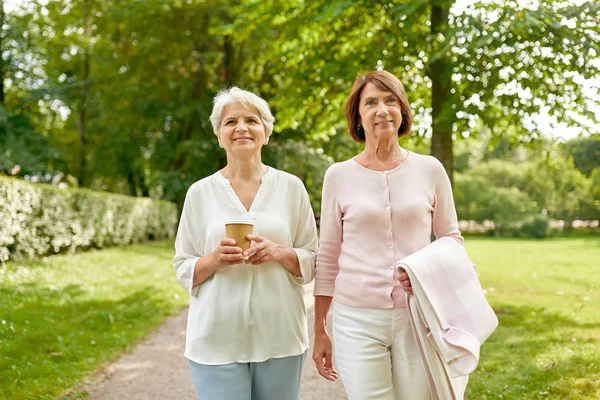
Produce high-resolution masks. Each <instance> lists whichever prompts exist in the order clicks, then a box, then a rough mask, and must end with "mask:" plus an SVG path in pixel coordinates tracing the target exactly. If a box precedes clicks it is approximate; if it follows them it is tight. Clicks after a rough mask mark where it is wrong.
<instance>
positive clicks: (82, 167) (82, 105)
mask: <svg viewBox="0 0 600 400" xmlns="http://www.w3.org/2000/svg"><path fill="white" fill-rule="evenodd" d="M89 12H90V10H89V8H88V1H87V0H85V1H84V2H83V24H84V26H85V33H86V35H87V39H88V40H89V37H90V36H91V33H92V31H91V24H90V18H89ZM89 77H90V49H89V43H88V48H87V49H86V50H85V54H84V59H83V77H82V82H83V85H82V87H81V98H80V102H79V112H78V116H77V130H78V132H79V186H88V185H89V182H88V178H87V175H86V166H87V148H86V147H87V146H86V142H87V137H86V122H87V121H86V111H87V110H86V108H87V95H88V79H89Z"/></svg>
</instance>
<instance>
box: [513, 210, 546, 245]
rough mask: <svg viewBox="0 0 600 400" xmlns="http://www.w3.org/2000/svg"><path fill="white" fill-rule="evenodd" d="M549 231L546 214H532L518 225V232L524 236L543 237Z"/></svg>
mask: <svg viewBox="0 0 600 400" xmlns="http://www.w3.org/2000/svg"><path fill="white" fill-rule="evenodd" d="M549 231H550V221H549V220H548V218H547V217H546V216H543V215H533V216H531V217H529V218H527V219H526V220H525V221H523V223H522V224H521V226H520V227H519V233H521V234H522V235H523V236H525V237H529V238H535V239H543V238H545V237H546V236H548V233H549Z"/></svg>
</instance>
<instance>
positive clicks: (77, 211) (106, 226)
mask: <svg viewBox="0 0 600 400" xmlns="http://www.w3.org/2000/svg"><path fill="white" fill-rule="evenodd" d="M0 220H2V226H1V229H0V262H4V261H6V260H8V259H9V258H10V259H20V258H23V257H39V256H44V255H48V254H54V253H59V252H63V251H77V250H80V249H87V248H91V247H94V248H103V247H108V246H111V245H126V244H130V243H137V242H141V241H144V240H149V239H164V238H169V237H172V236H174V234H175V227H176V224H177V210H176V207H175V204H173V203H169V202H166V201H162V200H152V199H148V198H144V199H142V198H132V197H127V196H121V195H115V194H106V193H99V192H93V191H90V190H84V189H59V188H57V187H55V186H51V185H46V184H31V183H28V182H24V181H21V180H18V179H14V178H3V177H0Z"/></svg>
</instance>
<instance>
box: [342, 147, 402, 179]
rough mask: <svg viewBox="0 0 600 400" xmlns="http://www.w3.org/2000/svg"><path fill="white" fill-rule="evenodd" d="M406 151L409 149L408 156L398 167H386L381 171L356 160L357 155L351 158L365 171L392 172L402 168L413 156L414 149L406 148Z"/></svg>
mask: <svg viewBox="0 0 600 400" xmlns="http://www.w3.org/2000/svg"><path fill="white" fill-rule="evenodd" d="M406 151H407V155H406V158H405V159H404V160H402V162H401V163H400V164H398V165H397V166H396V167H394V168H392V169H386V170H383V171H379V170H376V169H370V168H367V167H365V166H364V165H361V164H360V163H359V162H358V161H356V157H357V156H354V157H352V158H351V159H350V160H351V161H352V162H353V163H354V164H355V165H357V166H358V167H359V168H361V169H363V170H365V171H369V172H374V173H376V174H390V173H392V172H395V171H397V170H399V169H400V168H402V166H404V165H405V164H406V163H407V162H408V160H409V159H410V158H411V157H412V151H410V150H406Z"/></svg>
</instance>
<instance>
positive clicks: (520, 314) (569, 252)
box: [466, 238, 600, 400]
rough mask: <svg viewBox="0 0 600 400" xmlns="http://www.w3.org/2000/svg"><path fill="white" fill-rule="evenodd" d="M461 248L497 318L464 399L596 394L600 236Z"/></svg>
mask: <svg viewBox="0 0 600 400" xmlns="http://www.w3.org/2000/svg"><path fill="white" fill-rule="evenodd" d="M466 246H467V250H468V251H469V254H470V255H471V258H472V259H473V262H475V263H476V264H477V269H478V271H479V273H480V279H481V283H482V285H483V288H484V289H485V290H487V298H488V300H489V301H490V303H491V304H492V306H493V307H494V309H495V310H496V313H497V315H498V319H499V321H500V325H499V327H498V329H497V330H496V332H495V333H494V334H493V335H492V337H491V338H490V339H489V340H488V341H487V342H486V343H485V345H484V346H483V348H482V354H481V362H480V364H479V367H478V369H477V370H476V372H475V373H473V374H472V375H471V378H470V382H469V386H468V389H467V395H468V397H469V399H471V400H475V399H519V400H520V399H561V400H565V399H572V400H575V399H577V400H581V399H590V400H591V399H600V239H598V238H580V239H548V240H543V241H534V240H503V239H479V238H467V241H466Z"/></svg>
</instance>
